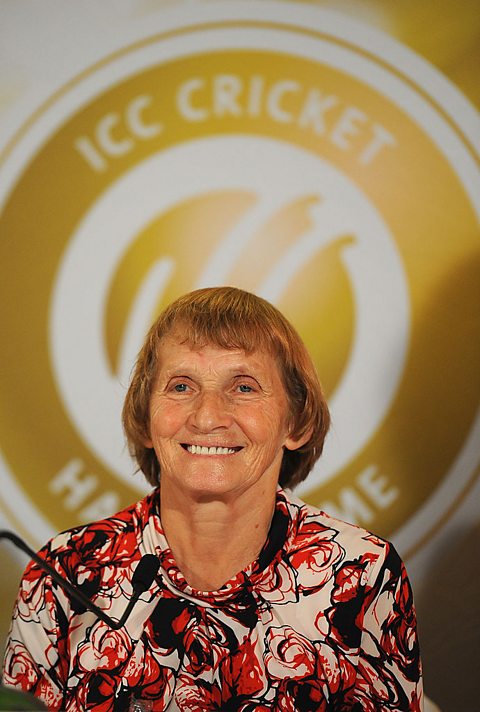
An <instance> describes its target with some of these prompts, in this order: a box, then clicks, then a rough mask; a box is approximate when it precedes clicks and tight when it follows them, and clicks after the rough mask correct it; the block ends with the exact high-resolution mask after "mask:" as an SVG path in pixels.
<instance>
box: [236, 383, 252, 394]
mask: <svg viewBox="0 0 480 712" xmlns="http://www.w3.org/2000/svg"><path fill="white" fill-rule="evenodd" d="M238 390H239V391H240V393H252V391H253V388H252V387H251V386H248V385H247V384H246V383H240V385H239V386H238Z"/></svg>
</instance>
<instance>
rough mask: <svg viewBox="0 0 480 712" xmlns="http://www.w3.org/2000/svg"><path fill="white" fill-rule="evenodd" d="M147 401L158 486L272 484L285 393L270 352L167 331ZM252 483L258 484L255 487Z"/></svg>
mask: <svg viewBox="0 0 480 712" xmlns="http://www.w3.org/2000/svg"><path fill="white" fill-rule="evenodd" d="M158 362H159V371H158V374H157V378H156V381H155V384H154V388H153V393H152V398H151V401H150V439H149V440H147V441H146V443H145V445H146V446H147V447H153V448H154V449H155V453H156V456H157V458H158V461H159V463H160V469H161V482H162V487H164V486H168V485H169V484H171V485H173V486H175V487H176V488H179V489H180V490H184V491H185V494H187V493H188V495H189V496H199V497H208V496H216V497H222V496H225V497H228V496H229V495H235V496H238V495H239V494H241V493H242V492H244V491H246V490H248V489H249V488H250V487H252V486H256V487H257V488H258V487H260V489H261V488H262V485H263V484H267V483H268V484H270V485H276V483H277V482H278V477H279V473H280V465H281V462H282V456H283V448H284V447H287V448H289V449H295V448H297V447H299V446H300V445H301V444H303V443H302V442H299V441H295V440H293V439H292V438H290V437H289V426H288V415H289V409H288V400H287V396H286V393H285V389H284V386H283V383H282V379H281V376H280V372H279V369H278V366H277V364H276V362H275V360H274V358H273V357H272V356H271V355H270V354H268V353H266V352H264V351H256V352H254V353H252V354H246V353H245V352H244V351H242V350H237V349H232V350H228V349H222V348H218V347H216V346H211V345H209V346H205V347H203V348H201V349H195V350H193V349H191V348H190V347H189V346H188V345H187V344H185V343H180V342H179V341H177V340H176V339H175V338H174V337H173V336H171V337H166V338H165V339H164V340H163V341H162V342H161V344H160V347H159V359H158ZM259 491H260V490H259Z"/></svg>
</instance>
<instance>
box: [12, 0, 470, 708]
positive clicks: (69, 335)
mask: <svg viewBox="0 0 480 712" xmlns="http://www.w3.org/2000/svg"><path fill="white" fill-rule="evenodd" d="M390 5H392V7H390ZM398 5H401V8H400V7H393V4H391V3H390V4H388V5H385V4H384V3H382V2H380V0H378V2H372V1H369V2H367V0H365V1H364V2H358V3H356V4H355V5H354V4H351V3H344V2H337V3H335V2H333V3H332V2H330V3H328V7H327V3H323V2H310V3H307V2H305V3H303V2H287V1H284V2H276V1H270V0H256V1H249V0H242V2H240V0H238V1H237V0H225V1H219V2H217V1H216V0H205V1H204V2H194V3H192V2H187V1H186V0H185V1H183V0H177V1H176V2H175V1H174V2H170V3H164V2H155V1H154V0H122V1H119V0H103V2H102V3H90V2H87V3H65V2H62V0H44V1H43V2H42V3H36V2H32V0H17V1H16V2H11V3H4V4H2V6H1V7H0V19H1V27H2V30H1V35H2V50H1V54H2V59H3V71H2V79H1V80H0V112H1V116H2V121H1V122H0V206H1V208H0V210H1V212H0V265H1V267H0V269H1V280H0V302H1V304H2V309H1V312H0V319H1V333H2V349H1V352H0V405H1V410H0V449H1V455H0V483H1V490H0V524H1V526H2V527H6V528H10V529H12V530H13V531H15V532H16V533H17V534H20V535H21V536H23V537H24V538H25V539H26V540H27V541H28V542H29V543H30V544H31V545H32V546H34V547H35V548H38V547H39V546H41V545H42V544H43V543H44V542H45V541H46V540H47V539H48V538H49V537H50V536H51V535H52V534H53V533H54V532H57V531H59V530H62V529H66V528H68V527H71V526H73V525H76V524H78V523H81V522H86V521H89V520H92V519H97V518H100V517H103V516H108V515H110V514H112V513H114V512H115V511H117V510H118V509H120V508H122V507H124V506H126V505H127V504H129V503H131V502H133V501H135V500H136V499H139V498H140V497H141V496H142V495H143V493H144V492H146V491H147V486H146V485H145V483H144V482H143V481H142V477H141V476H140V475H138V474H135V473H134V470H135V466H134V464H133V462H132V460H131V459H130V457H129V456H128V453H127V452H126V448H125V441H124V437H123V434H122V430H121V424H120V411H121V407H122V402H123V398H124V395H125V391H126V387H127V384H128V380H129V374H130V372H131V369H132V365H133V362H134V359H135V356H136V353H137V352H138V349H139V347H140V345H141V343H142V340H143V337H144V334H145V332H146V330H147V329H148V327H149V325H150V323H151V322H152V320H153V319H154V318H155V316H156V315H157V314H158V312H159V310H161V309H162V307H164V306H165V305H166V304H168V303H169V302H170V301H171V300H172V299H174V298H175V297H177V296H179V295H180V294H182V293H184V292H186V291H190V290H192V289H195V288H198V287H203V286H212V285H222V284H231V285H236V286H238V287H241V288H244V289H247V290H250V291H254V292H255V293H257V294H259V295H261V296H263V297H265V298H266V299H268V300H269V301H272V302H273V303H274V304H276V305H277V306H278V307H279V308H280V309H281V310H282V311H283V312H284V313H285V314H286V316H287V317H288V318H289V319H290V320H291V321H292V322H293V323H294V324H295V326H296V327H297V328H298V330H299V332H300V334H301V335H302V337H303V338H304V340H305V342H306V343H307V346H308V347H309V349H310V351H311V353H312V354H313V356H314V360H315V362H316V365H317V367H318V371H319V374H320V377H321V380H322V382H323V384H324V387H325V390H326V393H327V396H328V400H329V403H330V405H331V411H332V421H333V426H332V431H331V433H330V435H329V437H328V440H327V444H326V449H325V454H324V456H323V457H322V458H321V460H320V462H319V464H318V466H317V467H316V468H315V470H314V471H313V472H312V473H311V475H310V476H309V478H308V479H307V481H306V482H305V483H303V484H302V485H301V486H300V487H299V488H298V490H297V494H299V496H301V497H302V498H303V499H305V500H306V501H308V502H310V503H312V504H314V505H316V506H319V507H321V508H323V509H325V510H326V511H328V512H330V513H332V514H334V515H335V516H339V517H340V518H342V519H346V520H348V521H350V522H353V523H358V524H359V525H361V526H364V527H366V528H367V529H370V530H372V531H374V532H375V533H377V534H380V535H382V536H385V537H387V538H389V539H391V540H392V541H393V542H394V543H395V545H396V547H397V548H398V550H399V552H400V553H401V555H402V556H403V558H404V559H405V560H406V563H407V567H408V570H409V573H410V576H411V579H412V582H413V585H414V589H415V592H416V599H417V607H418V613H419V621H420V634H421V644H422V648H423V657H424V663H425V678H426V690H427V693H428V695H429V696H431V697H432V698H433V699H434V700H435V701H436V703H437V704H438V706H439V707H440V708H441V710H442V712H448V711H450V710H451V712H458V710H459V709H465V710H467V709H468V710H473V709H474V707H475V705H476V704H478V703H477V697H476V696H474V679H475V673H474V670H475V668H477V667H478V664H479V662H480V661H479V660H478V652H477V649H478V644H477V643H475V641H474V633H473V632H472V627H471V626H472V622H473V623H474V625H475V621H476V626H477V630H478V628H479V613H478V605H477V603H478V595H480V593H478V590H479V588H480V574H479V571H480V562H478V563H476V565H475V566H474V567H472V559H473V557H474V556H477V559H478V552H477V553H475V552H476V550H477V548H478V547H475V546H474V542H475V539H476V537H477V536H478V528H479V527H478V520H479V512H478V502H479V501H480V479H479V459H480V416H479V400H480V396H479V394H480V369H479V366H478V364H479V363H480V308H479V307H480V290H479V283H480V280H479V278H480V240H479V214H480V167H479V155H480V117H479V114H478V113H477V110H476V109H475V108H474V105H475V104H477V105H478V104H479V103H480V88H479V87H478V71H479V67H480V62H479V59H480V49H479V47H480V42H479V35H480V19H479V16H478V12H476V9H475V8H474V7H473V5H472V4H471V3H469V2H468V0H460V1H459V2H458V3H456V4H455V8H444V9H443V10H442V12H440V11H439V9H438V6H437V4H436V3H433V2H431V0H428V1H425V2H416V3H413V2H406V3H399V4H398ZM453 12H454V13H455V14H454V15H452V13H453ZM439 13H440V14H439ZM442 13H443V14H442ZM453 19H454V20H455V21H453ZM473 48H475V49H473ZM7 548H8V546H7V545H5V546H2V551H1V553H0V564H3V570H6V567H7V566H8V567H10V568H11V570H12V575H11V576H10V577H4V579H5V580H4V581H3V582H2V589H1V600H2V611H1V613H0V617H1V619H0V624H1V631H2V643H3V639H4V636H5V634H6V631H7V628H8V621H9V616H10V611H11V608H12V605H13V600H14V596H15V590H16V587H17V585H18V579H19V577H20V574H21V570H22V568H23V566H24V564H25V560H24V559H22V560H21V561H20V559H18V560H17V558H16V556H15V555H14V554H13V553H12V552H11V551H10V550H8V551H7ZM7 579H8V580H7ZM476 599H477V603H474V601H475V600H476ZM459 609H461V610H459ZM447 611H448V613H447ZM440 648H441V649H442V654H441V655H440V654H439V650H440ZM460 680H461V683H460ZM459 687H460V688H461V689H459Z"/></svg>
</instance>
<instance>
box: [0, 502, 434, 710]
mask: <svg viewBox="0 0 480 712" xmlns="http://www.w3.org/2000/svg"><path fill="white" fill-rule="evenodd" d="M158 505H159V492H158V490H155V491H154V492H153V493H152V494H150V495H149V496H147V497H146V498H145V499H143V500H142V501H140V502H138V503H137V504H135V505H132V506H131V507H128V508H127V509H125V510H124V511H122V512H120V513H119V514H117V515H115V516H113V517H110V518H108V519H105V520H103V521H101V522H96V523H93V524H89V525H86V526H81V527H77V528H75V529H72V530H69V531H67V532H64V533H63V534H59V535H58V536H56V537H55V538H54V539H53V540H52V541H51V542H50V543H49V544H48V545H47V546H46V547H44V549H42V552H41V554H42V556H44V557H45V559H46V560H47V561H49V563H51V564H52V565H53V566H54V567H55V568H56V570H57V571H58V572H59V573H60V574H61V575H62V576H65V577H67V578H68V579H70V581H72V582H75V583H76V584H77V585H79V586H80V587H81V588H82V589H83V591H84V592H85V593H86V594H87V595H88V596H89V597H90V598H91V599H92V600H93V601H94V602H95V603H96V604H97V605H99V606H100V607H101V608H103V609H104V610H105V611H106V612H107V613H108V614H109V615H110V616H113V617H114V618H117V619H118V618H120V616H121V615H122V613H123V611H124V609H125V607H126V604H127V602H128V600H129V598H130V596H131V593H132V589H131V583H130V582H131V580H132V574H133V571H134V569H135V566H136V564H137V563H138V561H139V560H140V558H141V557H142V556H143V555H144V554H148V553H154V554H156V555H157V556H158V557H159V559H160V561H161V568H160V571H159V574H158V576H157V578H156V580H155V581H154V583H153V584H152V586H151V587H150V589H149V591H148V592H146V593H145V594H143V595H142V597H141V599H140V600H139V602H138V603H137V605H136V606H135V608H134V610H133V613H132V615H131V616H130V618H129V619H128V621H127V623H126V625H125V627H124V628H123V629H121V630H119V631H117V632H116V631H113V630H112V629H110V628H109V627H108V626H107V625H106V624H105V623H103V622H102V621H100V620H98V619H96V617H95V615H94V614H93V613H90V612H88V611H85V610H84V609H82V607H81V606H80V605H79V604H77V603H76V602H75V601H72V600H70V599H69V597H68V596H67V595H66V594H65V592H64V591H63V590H62V589H61V588H60V587H59V586H57V585H56V584H55V583H53V582H52V580H51V578H50V577H49V576H47V575H46V574H45V573H43V572H42V571H41V570H40V569H39V567H38V566H37V565H36V564H30V565H29V566H28V567H27V569H26V572H25V574H24V577H23V580H22V583H21V587H20V592H19V595H18V599H17V603H16V606H15V611H14V616H13V622H12V629H11V633H10V638H9V641H8V643H7V650H6V656H5V661H4V684H6V685H9V686H14V687H17V688H22V689H24V690H28V691H30V692H32V693H33V694H34V695H36V696H38V697H40V698H41V699H43V700H44V701H45V702H46V704H47V705H48V707H49V709H51V710H65V711H67V712H74V711H77V710H95V711H96V712H99V711H102V712H103V711H105V712H106V711H109V712H110V711H112V712H115V711H117V710H118V711H120V710H121V711H124V710H129V709H131V710H133V709H148V710H154V711H156V710H158V711H160V710H169V712H174V711H175V710H188V711H195V712H205V711H206V710H222V711H225V712H228V711H233V710H236V711H238V712H240V711H241V712H266V711H267V710H277V711H279V712H280V711H282V712H303V711H305V712H306V711H307V710H308V711H310V710H312V711H313V710H320V711H326V710H331V711H332V712H334V711H336V712H347V711H348V710H352V711H354V710H355V711H356V710H363V711H366V712H379V711H382V710H385V711H386V710H397V711H398V710H415V711H419V710H421V709H422V686H421V670H420V658H419V650H418V643H417V634H416V620H415V611H414V607H413V601H412V592H411V588H410V585H409V582H408V579H407V576H406V573H405V569H404V566H403V564H402V561H401V560H400V558H399V556H398V554H397V553H396V552H395V550H394V549H393V547H392V545H391V544H389V543H388V542H386V541H383V540H381V539H378V538H377V537H375V536H373V535H371V534H369V533H368V532H366V531H365V530H363V529H360V528H358V527H355V526H352V525H350V524H346V523H344V522H341V521H339V520H337V519H333V518H332V517H330V516H328V515H326V514H324V513H322V512H320V511H318V510H316V509H314V508H313V507H310V506H308V505H306V504H305V503H303V502H302V501H301V500H299V499H297V498H295V497H293V496H292V495H291V494H290V493H288V495H287V493H286V492H285V491H283V490H279V491H278V493H277V503H276V509H275V514H274V517H273V520H272V525H271V528H270V532H269V536H268V539H267V541H266V543H265V546H264V547H263V549H262V551H261V552H260V555H259V557H258V559H257V560H256V561H255V562H253V563H252V564H251V565H250V566H249V567H248V568H247V569H245V570H244V571H241V572H240V573H239V574H238V575H237V576H236V577H235V578H234V579H232V580H231V581H229V582H228V583H227V584H225V585H224V586H223V587H222V588H221V589H220V590H218V591H214V592H200V591H196V590H193V589H192V588H191V587H190V586H189V585H188V584H187V582H186V581H185V579H184V578H183V576H182V574H181V572H180V571H179V569H178V567H177V566H176V563H175V561H174V559H173V556H172V553H171V551H170V549H169V547H168V543H167V540H166V538H165V535H164V533H163V530H162V525H161V522H160V517H159V513H158ZM133 700H141V701H143V702H140V703H139V704H141V705H143V706H142V707H138V705H137V703H136V702H133Z"/></svg>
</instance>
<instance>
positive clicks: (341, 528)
mask: <svg viewBox="0 0 480 712" xmlns="http://www.w3.org/2000/svg"><path fill="white" fill-rule="evenodd" d="M283 495H284V497H285V503H286V506H287V508H288V511H289V516H290V518H291V522H292V526H291V527H290V535H289V537H288V539H287V541H286V548H287V549H290V548H292V547H293V548H294V549H297V548H298V547H299V546H303V545H304V544H306V543H307V542H308V545H310V546H314V545H315V543H316V544H317V545H318V546H325V543H326V542H327V541H331V542H335V544H336V546H338V547H341V549H342V552H343V555H342V559H343V560H350V561H352V560H356V559H359V558H362V559H364V560H365V559H368V560H369V562H370V568H371V567H372V566H373V567H374V568H377V566H375V564H378V565H379V566H380V565H381V563H383V562H384V560H385V558H386V557H387V556H388V555H389V552H390V550H391V549H393V547H392V545H391V543H390V542H389V541H387V540H386V539H383V538H381V537H379V536H376V535H375V534H373V533H372V532H370V531H368V530H367V529H364V528H362V527H360V526H358V525H356V524H351V523H349V522H346V521H343V520H341V519H338V518H336V517H333V516H332V515H330V514H328V513H327V512H324V511H323V510H321V509H318V508H317V507H314V506H313V505H310V504H308V503H306V502H304V501H303V500H301V499H300V498H299V497H297V496H295V495H294V494H293V493H292V492H291V491H290V490H285V491H283Z"/></svg>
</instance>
